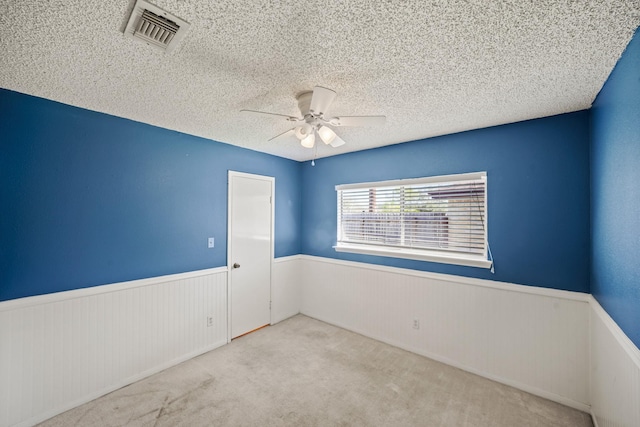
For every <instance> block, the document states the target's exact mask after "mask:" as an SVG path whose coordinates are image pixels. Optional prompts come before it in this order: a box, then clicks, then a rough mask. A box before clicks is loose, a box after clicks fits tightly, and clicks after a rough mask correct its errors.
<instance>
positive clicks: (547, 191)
mask: <svg viewBox="0 0 640 427" xmlns="http://www.w3.org/2000/svg"><path fill="white" fill-rule="evenodd" d="M477 171H487V176H488V224H489V242H490V244H491V249H492V252H493V256H494V258H495V274H491V273H490V272H489V270H485V269H479V268H474V267H461V266H452V265H446V264H436V263H430V262H423V261H412V260H403V259H396V258H386V257H375V256H367V255H356V254H346V253H338V252H335V250H334V249H333V248H332V246H333V245H335V243H336V221H337V220H336V192H335V189H334V187H335V185H336V184H346V183H353V182H366V181H380V180H387V179H399V178H413V177H420V176H431V175H445V174H455V173H463V172H477ZM302 174H303V175H302V176H303V189H304V194H303V197H302V203H303V207H302V229H303V230H304V232H303V234H302V251H303V253H305V254H308V255H317V256H322V257H329V258H339V259H347V260H354V261H362V262H368V263H372V264H384V265H390V266H397V267H405V268H412V269H416V270H426V271H433V272H439V273H448V274H456V275H460V276H470V277H479V278H486V279H492V280H498V281H503V282H511V283H518V284H524V285H534V286H542V287H549V288H557V289H566V290H572V291H580V292H588V291H589V113H588V112H587V111H581V112H577V113H572V114H565V115H560V116H555V117H549V118H544V119H538V120H530V121H525V122H520V123H514V124H509V125H504V126H497V127H492V128H486V129H479V130H474V131H469V132H464V133H459V134H454V135H447V136H442V137H438V138H431V139H426V140H422V141H415V142H409V143H404V144H399V145H393V146H388V147H383V148H378V149H373V150H367V151H360V152H356V153H350V154H346V155H342V156H336V157H330V158H325V159H320V160H317V161H316V166H315V167H312V166H311V165H310V163H308V162H307V163H305V164H304V167H303V171H302Z"/></svg>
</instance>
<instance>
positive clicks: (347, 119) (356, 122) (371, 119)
mask: <svg viewBox="0 0 640 427" xmlns="http://www.w3.org/2000/svg"><path fill="white" fill-rule="evenodd" d="M386 120H387V117H386V116H340V117H333V118H331V119H329V123H331V124H332V125H334V126H376V125H382V124H384V122H385V121H386Z"/></svg>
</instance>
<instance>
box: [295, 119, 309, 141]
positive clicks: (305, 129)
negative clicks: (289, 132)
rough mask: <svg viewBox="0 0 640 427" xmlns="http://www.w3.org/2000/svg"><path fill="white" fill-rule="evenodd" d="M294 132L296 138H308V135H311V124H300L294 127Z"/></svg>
mask: <svg viewBox="0 0 640 427" xmlns="http://www.w3.org/2000/svg"><path fill="white" fill-rule="evenodd" d="M295 134H296V138H298V139H299V140H301V141H302V140H303V139H305V138H308V137H309V135H313V126H311V125H310V124H309V123H305V124H303V125H300V126H298V127H297V128H296V130H295Z"/></svg>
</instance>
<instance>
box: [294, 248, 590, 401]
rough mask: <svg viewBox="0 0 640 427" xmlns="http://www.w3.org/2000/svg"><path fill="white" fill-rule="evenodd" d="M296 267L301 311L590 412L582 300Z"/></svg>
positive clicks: (489, 285)
mask: <svg viewBox="0 0 640 427" xmlns="http://www.w3.org/2000/svg"><path fill="white" fill-rule="evenodd" d="M302 263H303V265H302V271H304V274H303V276H302V278H301V283H302V286H303V289H302V305H301V309H300V311H301V313H303V314H305V315H307V316H310V317H314V318H316V319H319V320H322V321H325V322H327V323H331V324H333V325H336V326H340V327H342V328H345V329H348V330H351V331H354V332H357V333H360V334H362V335H365V336H368V337H371V338H374V339H377V340H380V341H383V342H386V343H388V344H391V345H394V346H397V347H400V348H403V349H406V350H409V351H412V352H415V353H418V354H421V355H424V356H427V357H429V358H432V359H435V360H439V361H441V362H444V363H446V364H449V365H453V366H456V367H459V368H462V369H464V370H467V371H470V372H473V373H476V374H479V375H481V376H484V377H487V378H490V379H493V380H495V381H498V382H501V383H504V384H508V385H511V386H514V387H517V388H519V389H521V390H525V391H528V392H530V393H533V394H536V395H539V396H542V397H545V398H548V399H550V400H554V401H556V402H559V403H562V404H565V405H568V406H571V407H574V408H577V409H580V410H582V411H589V303H588V301H589V300H588V298H589V295H588V294H582V293H576V292H567V291H559V290H553V289H546V288H537V287H531V286H522V285H514V284H508V283H500V282H493V281H489V280H480V279H474V278H466V277H459V276H450V275H444V274H435V273H428V272H421V271H415V270H407V269H400V268H393V267H386V266H377V265H371V264H365V263H357V262H350V261H342V260H335V259H329V258H322V257H313V256H303V260H302ZM414 319H416V320H418V321H419V324H420V325H419V326H420V327H419V329H414V328H413V323H414Z"/></svg>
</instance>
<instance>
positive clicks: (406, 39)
mask: <svg viewBox="0 0 640 427" xmlns="http://www.w3.org/2000/svg"><path fill="white" fill-rule="evenodd" d="M152 3H153V4H156V5H157V6H159V7H161V8H163V9H165V10H167V11H169V12H171V13H174V14H175V15H177V16H179V17H180V18H183V19H185V20H186V21H188V22H190V23H191V28H190V29H189V31H188V33H187V34H186V36H185V38H184V40H183V41H182V42H181V43H180V45H179V46H177V48H176V49H175V50H174V51H173V52H172V53H170V54H164V53H162V52H160V51H159V50H156V49H154V48H152V47H149V46H147V45H145V44H144V43H142V42H140V41H138V40H133V39H130V38H126V37H125V36H124V35H123V34H122V29H123V28H124V26H125V25H126V21H127V19H128V17H129V11H130V10H131V9H132V8H133V5H134V1H130V0H123V1H116V0H113V1H104V0H83V1H79V0H51V1H42V0H20V1H16V0H0V51H1V52H2V57H1V58H2V59H1V62H0V87H2V88H6V89H11V90H15V91H18V92H23V93H27V94H31V95H35V96H39V97H43V98H47V99H52V100H55V101H59V102H63V103H66V104H71V105H75V106H78V107H82V108H87V109H90V110H95V111H100V112H103V113H107V114H112V115H115V116H119V117H125V118H128V119H132V120H136V121H140V122H144V123H149V124H152V125H156V126H161V127H164V128H168V129H174V130H177V131H181V132H185V133H188V134H192V135H198V136H202V137H205V138H209V139H212V140H216V141H221V142H225V143H229V144H233V145H238V146H242V147H246V148H250V149H254V150H258V151H263V152H267V153H271V154H275V155H278V156H282V157H287V158H291V159H296V160H305V159H310V158H312V157H313V155H314V151H313V150H310V149H305V148H302V147H301V146H300V144H299V143H298V142H297V140H296V139H294V138H291V139H289V140H284V141H276V142H267V139H269V138H270V137H272V136H274V135H277V134H279V133H281V132H283V131H285V130H286V129H288V128H289V127H290V125H289V124H288V123H287V122H285V121H284V120H282V121H281V120H279V119H277V118H275V117H274V118H271V117H252V116H250V115H244V114H240V113H239V110H240V109H243V108H246V109H256V110H265V111H273V112H279V113H284V114H291V115H298V110H297V104H296V100H295V96H296V94H298V93H300V92H302V91H305V90H310V89H312V88H313V86H315V85H321V86H325V87H329V88H331V89H333V90H335V91H336V92H337V93H338V98H337V99H336V101H335V102H334V104H333V106H332V109H331V110H330V111H329V113H332V114H333V115H368V114H383V115H386V116H387V122H386V124H385V125H384V126H382V127H376V128H337V129H336V131H337V133H338V134H339V135H340V136H341V137H342V138H343V139H344V140H345V141H347V144H346V145H344V146H342V147H340V148H332V147H328V146H324V145H322V144H321V145H322V146H321V147H319V148H318V152H317V156H318V157H324V156H329V155H334V154H340V153H345V152H348V151H356V150H363V149H366V148H372V147H378V146H383V145H389V144H395V143H399V142H405V141H410V140H415V139H420V138H426V137H431V136H436V135H442V134H448V133H453V132H459V131H463V130H469V129H476V128H481V127H487V126H492V125H498V124H503V123H510V122H515V121H520V120H525V119H531V118H536V117H543V116H549V115H554V114H559V113H565V112H570V111H576V110H581V109H585V108H589V107H590V106H591V103H592V102H593V100H594V98H595V96H596V95H597V93H598V91H599V90H600V88H601V87H602V85H603V83H604V82H605V80H606V79H607V77H608V75H609V73H610V72H611V70H612V69H613V66H614V65H615V63H616V61H617V60H618V58H619V57H620V55H621V54H622V52H623V51H624V48H625V46H626V45H627V43H628V42H629V40H630V39H631V37H632V35H633V32H634V30H635V29H636V27H637V26H638V25H639V24H640V0H591V1H588V0H584V1H580V0H573V1H569V0H564V1H550V0H528V1H526V0H508V1H507V0H502V1H489V0H468V1H463V0H448V1H444V0H442V1H436V0H432V1H425V0H417V1H406V0H405V1H402V0H398V1H394V0H388V1H374V0H356V1H346V0H344V1H336V0H325V1H322V2H305V1H299V0H295V1H294V0H282V1H275V0H273V1H239V0H215V1H201V0H155V1H152Z"/></svg>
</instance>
